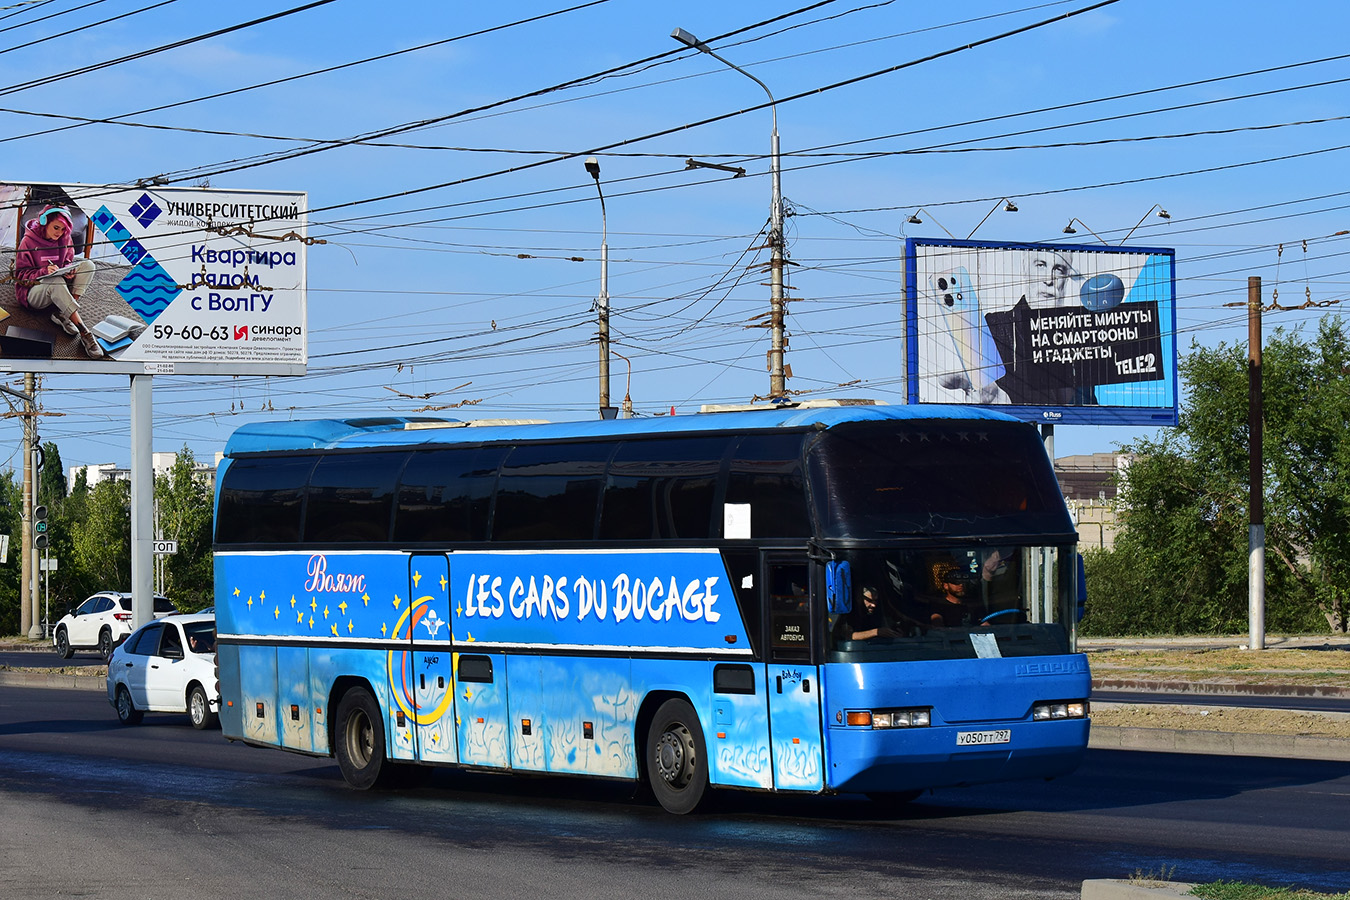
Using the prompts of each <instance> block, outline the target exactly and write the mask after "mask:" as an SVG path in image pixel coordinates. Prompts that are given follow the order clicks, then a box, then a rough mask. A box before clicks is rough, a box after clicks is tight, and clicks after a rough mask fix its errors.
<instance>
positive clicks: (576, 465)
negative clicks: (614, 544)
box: [492, 443, 615, 541]
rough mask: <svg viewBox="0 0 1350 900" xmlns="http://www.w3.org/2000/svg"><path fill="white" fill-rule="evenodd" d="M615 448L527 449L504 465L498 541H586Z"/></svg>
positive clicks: (495, 523)
mask: <svg viewBox="0 0 1350 900" xmlns="http://www.w3.org/2000/svg"><path fill="white" fill-rule="evenodd" d="M614 446H615V445H614V444H612V443H603V444H599V443H596V444H589V443H588V444H580V443H579V444H553V445H549V444H526V445H524V446H520V447H516V448H515V449H514V450H513V451H511V455H510V456H508V457H507V458H506V462H505V463H503V464H502V473H501V477H500V479H498V481H497V500H496V503H495V505H494V507H493V513H492V540H494V541H582V540H591V539H592V538H593V537H594V536H595V511H596V504H597V503H598V502H599V500H600V489H601V488H602V487H603V486H604V480H605V465H606V463H608V462H609V457H610V455H611V454H612V453H613V452H614Z"/></svg>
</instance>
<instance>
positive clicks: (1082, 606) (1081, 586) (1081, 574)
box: [1074, 553, 1087, 622]
mask: <svg viewBox="0 0 1350 900" xmlns="http://www.w3.org/2000/svg"><path fill="white" fill-rule="evenodd" d="M1085 613H1087V567H1085V566H1084V565H1083V554H1081V553H1080V554H1078V618H1076V619H1075V620H1074V621H1075V622H1081V621H1083V616H1084V614H1085Z"/></svg>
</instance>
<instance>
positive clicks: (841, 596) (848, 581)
mask: <svg viewBox="0 0 1350 900" xmlns="http://www.w3.org/2000/svg"><path fill="white" fill-rule="evenodd" d="M825 605H826V607H827V608H828V609H829V611H830V613H831V614H832V615H842V614H843V613H846V612H849V611H850V610H852V609H853V567H852V566H851V565H849V562H848V560H840V561H834V560H831V561H830V562H827V563H826V564H825Z"/></svg>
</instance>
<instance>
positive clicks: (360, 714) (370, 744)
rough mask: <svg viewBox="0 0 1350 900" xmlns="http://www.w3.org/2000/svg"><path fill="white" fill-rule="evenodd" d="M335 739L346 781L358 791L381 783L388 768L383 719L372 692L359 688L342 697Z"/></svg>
mask: <svg viewBox="0 0 1350 900" xmlns="http://www.w3.org/2000/svg"><path fill="white" fill-rule="evenodd" d="M333 736H334V738H335V741H334V744H335V746H334V748H333V749H334V752H335V753H336V754H337V761H338V768H340V769H341V770H342V778H343V780H344V781H346V782H347V783H348V784H349V785H351V786H352V787H354V788H356V789H357V790H359V791H365V790H369V789H370V788H373V787H375V786H377V785H378V784H380V783H381V782H382V778H381V776H382V775H385V774H386V770H387V769H388V768H389V766H388V765H387V764H386V762H385V757H384V719H383V717H382V716H381V715H380V705H379V704H378V703H376V702H375V698H374V696H372V695H371V693H370V691H368V690H366V689H365V688H363V687H356V688H352V689H351V690H349V691H348V692H347V693H345V694H343V695H342V699H341V700H340V701H338V707H337V726H336V730H335V733H334V735H333Z"/></svg>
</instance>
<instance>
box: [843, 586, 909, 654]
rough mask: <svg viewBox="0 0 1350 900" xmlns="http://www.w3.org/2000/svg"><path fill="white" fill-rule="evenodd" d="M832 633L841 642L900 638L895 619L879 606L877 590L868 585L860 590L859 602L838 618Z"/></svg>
mask: <svg viewBox="0 0 1350 900" xmlns="http://www.w3.org/2000/svg"><path fill="white" fill-rule="evenodd" d="M834 633H835V638H836V639H837V640H843V641H870V640H872V639H873V638H877V637H886V638H891V637H900V634H901V632H900V630H899V629H898V628H897V627H896V621H895V618H894V617H893V616H892V615H891V612H890V611H889V610H888V609H886V608H885V607H883V606H882V605H881V603H880V600H879V598H878V594H877V589H876V588H875V587H873V586H872V585H870V584H869V585H866V586H865V587H864V588H863V589H862V596H861V598H860V602H858V603H855V604H854V606H853V609H852V610H851V611H849V612H847V613H845V614H844V615H842V616H840V617H839V621H838V622H836V623H835V625H834Z"/></svg>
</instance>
